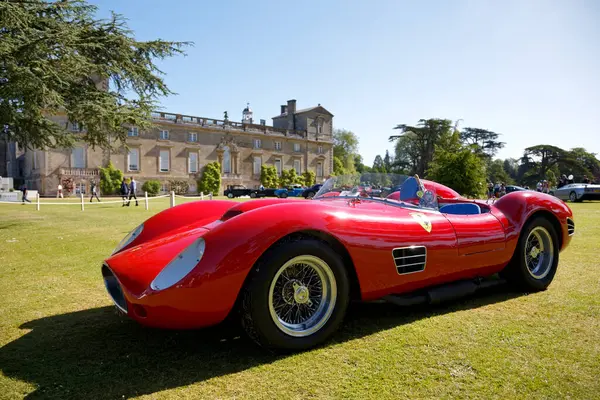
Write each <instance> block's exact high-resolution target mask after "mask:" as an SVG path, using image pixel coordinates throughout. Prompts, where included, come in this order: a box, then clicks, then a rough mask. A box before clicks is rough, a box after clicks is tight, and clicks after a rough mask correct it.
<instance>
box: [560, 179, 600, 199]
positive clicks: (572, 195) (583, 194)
mask: <svg viewBox="0 0 600 400" xmlns="http://www.w3.org/2000/svg"><path fill="white" fill-rule="evenodd" d="M553 194H554V196H556V197H558V198H559V199H561V200H570V201H572V202H580V201H583V200H600V185H598V184H591V183H570V184H568V185H565V186H562V187H560V188H558V189H554V193H553Z"/></svg>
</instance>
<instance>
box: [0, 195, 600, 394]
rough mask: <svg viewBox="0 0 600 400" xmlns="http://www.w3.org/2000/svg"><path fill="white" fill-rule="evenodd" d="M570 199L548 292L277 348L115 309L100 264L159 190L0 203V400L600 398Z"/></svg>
mask: <svg viewBox="0 0 600 400" xmlns="http://www.w3.org/2000/svg"><path fill="white" fill-rule="evenodd" d="M42 201H49V200H46V199H43V200H42ZM179 201H180V200H179V199H178V202H179ZM571 206H572V208H573V210H574V212H575V220H576V224H577V235H576V236H575V237H574V239H573V242H572V244H571V247H570V248H569V249H568V250H567V251H566V252H564V253H563V254H562V255H561V260H560V265H559V270H558V273H557V275H556V278H555V280H554V282H553V284H552V285H551V286H550V288H549V289H548V290H547V291H545V292H542V293H537V294H530V295H525V294H523V293H514V292H510V291H507V290H506V289H495V290H493V291H489V292H487V293H484V294H481V295H478V296H476V297H471V298H467V299H463V300H460V301H457V302H453V303H448V304H445V305H441V306H421V307H413V308H410V309H402V308H398V307H396V306H393V305H390V304H375V303H372V304H357V305H353V307H352V308H351V310H350V314H349V315H348V318H347V320H346V323H345V324H344V326H343V328H342V330H341V331H340V332H338V334H337V335H336V336H335V338H334V339H333V340H332V341H330V342H329V343H327V344H326V345H325V346H324V347H321V348H319V349H316V350H313V351H310V352H306V353H302V354H297V355H293V356H286V357H284V356H273V355H269V354H266V353H265V352H263V351H262V350H260V349H258V348H256V347H255V346H254V345H253V344H251V343H249V342H248V341H247V340H246V339H245V337H244V336H243V335H242V336H241V337H240V338H238V337H239V336H240V334H239V332H237V331H232V330H231V329H226V328H224V327H217V328H214V329H207V330H203V331H195V332H169V331H159V330H153V329H148V328H143V327H141V326H139V325H137V324H136V323H134V322H130V321H129V320H127V319H124V318H120V317H119V316H117V314H116V312H115V310H114V308H113V306H112V303H111V302H110V300H109V298H108V295H107V294H106V291H105V288H104V285H103V282H102V279H101V275H100V265H101V262H102V260H103V259H104V258H105V257H106V256H107V255H109V254H110V252H111V251H112V249H113V248H114V247H115V246H116V244H117V243H118V242H119V241H120V240H121V238H122V237H123V236H124V235H125V234H126V233H127V232H128V231H129V230H131V229H132V228H133V227H135V226H136V225H138V224H139V223H140V222H142V221H143V220H144V219H146V218H147V217H148V216H149V215H150V214H152V213H155V212H157V211H159V210H162V209H165V208H166V207H168V199H157V200H153V201H152V202H151V203H150V210H149V211H146V210H145V209H144V207H143V202H142V203H141V205H140V206H139V207H135V206H133V207H128V208H127V207H126V208H122V207H121V206H120V205H119V204H101V205H89V203H86V208H85V211H84V212H81V211H80V209H79V207H78V206H74V205H62V206H61V205H55V206H48V205H46V206H44V205H43V204H42V208H41V210H40V211H36V210H35V206H34V205H25V206H23V205H20V204H19V205H7V204H0V346H1V347H0V398H11V399H12V398H23V397H26V396H30V397H32V398H58V399H69V398H85V399H104V398H111V399H114V398H130V397H137V396H139V397H142V398H153V399H154V398H189V399H197V398H208V399H216V398H243V399H249V398H299V399H306V398H314V397H319V398H360V399H363V398H373V399H376V398H395V399H397V398H411V399H413V398H436V399H439V398H482V399H490V398H498V399H507V398H560V399H563V398H578V399H591V398H600V380H599V377H600V264H599V262H598V257H599V253H600V203H589V202H586V203H582V204H574V205H571Z"/></svg>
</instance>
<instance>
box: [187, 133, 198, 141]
mask: <svg viewBox="0 0 600 400" xmlns="http://www.w3.org/2000/svg"><path fill="white" fill-rule="evenodd" d="M188 141H190V142H197V141H198V134H197V133H196V132H190V133H188Z"/></svg>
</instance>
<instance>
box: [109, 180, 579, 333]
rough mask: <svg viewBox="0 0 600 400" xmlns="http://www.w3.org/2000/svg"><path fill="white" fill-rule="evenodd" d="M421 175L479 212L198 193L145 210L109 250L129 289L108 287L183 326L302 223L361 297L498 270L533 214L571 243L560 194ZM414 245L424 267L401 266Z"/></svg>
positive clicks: (167, 323) (210, 320) (210, 313)
mask: <svg viewBox="0 0 600 400" xmlns="http://www.w3.org/2000/svg"><path fill="white" fill-rule="evenodd" d="M423 183H424V184H425V187H429V188H434V189H435V190H436V192H437V194H438V196H439V197H440V198H441V200H440V202H442V203H452V202H463V203H465V202H474V203H476V204H478V205H479V206H480V208H481V210H482V213H481V214H477V215H451V214H444V213H441V212H439V211H433V210H422V209H420V210H415V209H410V208H406V207H402V206H399V205H391V204H385V203H383V202H381V201H379V202H376V201H371V200H370V199H362V198H361V199H360V200H359V201H348V200H347V199H341V198H335V197H326V196H325V197H324V198H322V199H318V200H306V201H290V200H285V199H264V200H262V199H261V200H251V201H247V202H242V203H240V202H235V201H228V200H225V201H221V200H211V201H206V200H205V201H197V202H191V203H186V204H182V205H178V206H176V207H173V208H170V209H167V210H165V211H163V212H161V213H158V214H156V215H154V216H153V217H151V218H150V219H148V220H147V221H146V222H145V223H144V229H143V231H142V232H141V234H139V235H138V236H137V237H136V238H135V239H134V240H133V241H132V242H131V243H129V244H127V245H126V246H125V247H124V248H122V249H120V250H119V251H117V252H116V253H115V254H113V255H111V256H110V257H109V258H108V259H106V260H105V262H104V265H103V267H102V268H103V274H104V276H105V279H116V282H118V286H119V288H118V290H119V292H120V293H122V296H123V298H122V299H119V298H117V297H118V295H119V294H118V293H117V295H115V294H114V292H111V296H112V298H113V300H114V301H115V303H116V304H117V306H118V307H119V309H121V311H123V312H124V313H126V314H128V315H129V316H130V317H131V318H133V319H134V320H136V321H139V322H140V323H142V324H145V325H149V326H154V327H160V328H175V329H185V328H199V327H205V326H209V325H214V324H218V323H219V322H221V321H223V320H224V319H225V318H226V317H227V316H228V315H229V314H230V312H231V311H232V310H233V309H234V305H235V304H236V301H237V299H238V295H239V294H240V291H241V289H242V288H243V286H244V284H245V282H246V280H247V278H248V276H249V273H250V271H251V269H252V268H253V266H254V265H255V264H256V262H257V261H258V260H259V258H260V257H261V255H263V254H264V253H265V252H266V251H267V250H268V249H269V248H270V247H271V246H273V245H274V244H275V243H277V242H279V241H281V240H282V239H284V238H286V237H288V236H289V235H293V234H297V233H299V232H302V233H303V234H306V235H309V236H315V237H319V238H322V239H324V240H326V241H327V242H328V243H330V244H331V245H332V246H334V247H335V248H336V251H337V252H338V253H339V254H343V255H344V256H345V260H346V261H347V262H346V263H347V267H348V268H349V269H350V270H351V273H350V276H351V278H352V281H353V285H354V286H353V287H354V297H356V298H358V299H360V300H373V299H378V298H381V297H383V296H386V295H390V294H402V293H409V292H413V291H415V290H418V289H420V288H425V287H428V286H432V285H437V284H442V283H445V282H451V281H455V280H460V279H470V278H476V277H485V276H489V275H491V274H494V273H497V272H499V271H501V270H502V269H503V268H504V267H505V266H506V265H507V264H508V263H509V261H510V260H511V257H512V256H513V253H514V252H515V248H516V246H517V241H518V239H519V234H520V232H521V229H522V228H523V226H524V224H525V223H526V221H528V220H529V219H531V218H532V217H533V216H534V215H536V216H537V215H544V216H547V218H548V219H549V220H550V221H551V223H552V224H553V226H554V227H555V229H556V232H557V233H558V236H559V242H560V244H559V248H560V250H561V251H562V250H564V249H565V248H566V247H567V246H568V245H569V243H570V240H571V235H572V233H573V232H569V224H571V225H570V226H571V227H573V226H574V225H572V224H573V223H572V212H571V210H570V209H569V207H568V206H567V205H566V204H565V203H564V202H563V201H561V200H559V199H556V198H555V197H552V196H549V195H544V194H541V193H537V192H533V191H521V192H513V193H510V194H508V195H506V196H504V197H502V198H501V199H500V200H498V201H496V202H495V204H493V205H492V204H486V202H485V201H474V200H468V199H464V198H462V197H461V196H460V195H458V194H457V193H456V192H455V191H453V190H452V189H449V188H447V187H445V186H443V185H439V184H437V183H434V182H430V181H423ZM394 196H396V194H392V195H390V197H392V198H393V197H394ZM415 214H417V215H415ZM199 237H202V238H203V239H204V243H205V250H204V254H203V256H202V258H201V260H200V262H199V263H198V264H197V265H195V267H194V268H193V269H192V270H191V272H189V273H188V274H187V275H186V276H185V277H184V278H183V279H181V280H180V281H178V282H177V283H176V284H174V285H173V286H171V287H169V288H167V289H164V290H159V291H157V290H154V289H152V287H151V285H150V284H151V282H152V281H153V279H155V277H156V276H157V274H159V272H160V271H161V270H162V269H163V268H164V267H165V265H167V264H168V263H169V262H170V261H171V260H173V259H174V258H175V257H177V255H178V254H179V253H180V252H181V251H182V250H183V249H185V248H186V247H187V246H188V245H190V244H191V243H192V242H194V241H195V240H196V239H198V238H199ZM407 246H427V261H426V267H425V268H424V270H423V271H419V273H407V274H400V273H398V270H397V268H396V265H395V263H394V257H393V256H392V251H393V249H397V248H400V247H407ZM109 292H110V291H109Z"/></svg>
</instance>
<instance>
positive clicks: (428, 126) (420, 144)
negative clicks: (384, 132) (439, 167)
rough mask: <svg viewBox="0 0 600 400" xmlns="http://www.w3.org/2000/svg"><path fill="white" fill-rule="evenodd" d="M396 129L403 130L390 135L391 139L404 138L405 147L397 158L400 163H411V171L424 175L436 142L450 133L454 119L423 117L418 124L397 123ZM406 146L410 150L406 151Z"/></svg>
mask: <svg viewBox="0 0 600 400" xmlns="http://www.w3.org/2000/svg"><path fill="white" fill-rule="evenodd" d="M394 129H398V130H400V131H401V134H399V135H392V136H390V137H389V140H390V141H396V140H400V139H402V143H403V148H400V149H398V148H397V150H400V154H397V155H396V156H397V157H396V158H397V159H398V162H399V163H400V164H405V165H410V166H412V168H411V171H410V172H411V173H416V174H419V175H420V176H423V175H424V174H425V170H426V169H427V166H428V165H429V163H430V162H431V160H432V159H433V153H434V150H435V146H436V144H437V143H438V142H439V140H440V138H441V137H443V136H445V135H449V134H450V131H451V129H452V121H451V120H449V119H439V118H431V119H427V120H425V119H421V120H419V122H418V123H417V125H416V126H410V125H406V124H400V125H397V126H396V127H395V128H394ZM404 147H406V148H407V149H409V150H410V152H406V153H405V152H404V151H403V150H404Z"/></svg>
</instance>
